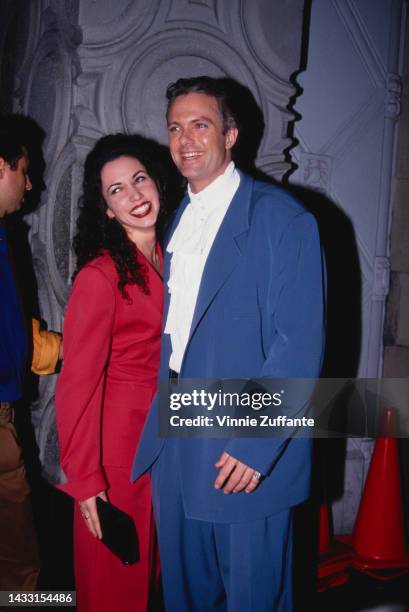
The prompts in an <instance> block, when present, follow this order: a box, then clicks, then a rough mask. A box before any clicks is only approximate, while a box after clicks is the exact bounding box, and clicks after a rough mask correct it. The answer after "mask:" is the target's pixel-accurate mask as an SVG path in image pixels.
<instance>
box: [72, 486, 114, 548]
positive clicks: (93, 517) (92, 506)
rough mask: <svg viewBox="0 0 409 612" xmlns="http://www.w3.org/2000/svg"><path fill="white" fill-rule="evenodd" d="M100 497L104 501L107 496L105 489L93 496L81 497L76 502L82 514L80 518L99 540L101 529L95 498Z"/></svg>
mask: <svg viewBox="0 0 409 612" xmlns="http://www.w3.org/2000/svg"><path fill="white" fill-rule="evenodd" d="M97 497H100V498H101V499H103V500H104V501H107V500H108V498H107V496H106V493H105V491H101V492H100V493H98V494H97V495H96V496H95V497H89V498H88V499H83V500H82V501H80V502H78V503H79V506H80V510H81V514H82V518H83V519H84V521H85V523H86V525H87V527H88V529H89V530H90V532H91V533H92V535H93V536H94V537H95V538H98V539H99V540H101V539H102V529H101V524H100V522H99V516H98V512H97V503H96V501H95V500H96V498H97Z"/></svg>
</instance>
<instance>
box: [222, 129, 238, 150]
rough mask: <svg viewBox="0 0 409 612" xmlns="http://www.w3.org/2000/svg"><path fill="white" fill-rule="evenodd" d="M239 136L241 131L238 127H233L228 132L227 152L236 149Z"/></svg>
mask: <svg viewBox="0 0 409 612" xmlns="http://www.w3.org/2000/svg"><path fill="white" fill-rule="evenodd" d="M238 135H239V130H238V129H237V128H236V127H231V128H229V129H228V130H227V132H226V136H225V146H226V151H228V150H229V149H231V148H232V147H234V145H235V144H236V140H237V137H238Z"/></svg>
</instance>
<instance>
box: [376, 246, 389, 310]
mask: <svg viewBox="0 0 409 612" xmlns="http://www.w3.org/2000/svg"><path fill="white" fill-rule="evenodd" d="M390 268H391V266H390V262H389V258H388V257H375V265H374V280H373V299H374V300H376V301H384V300H385V298H386V296H387V295H388V293H389V285H390Z"/></svg>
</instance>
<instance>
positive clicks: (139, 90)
mask: <svg viewBox="0 0 409 612" xmlns="http://www.w3.org/2000/svg"><path fill="white" fill-rule="evenodd" d="M195 74H196V75H199V74H209V75H211V76H216V77H217V76H225V75H229V76H232V77H233V78H235V79H237V80H238V81H240V82H241V83H243V84H244V85H246V86H248V87H249V88H250V89H251V91H252V92H253V94H254V96H255V97H256V100H257V102H258V103H260V95H259V91H258V87H257V85H256V83H255V81H254V79H253V76H252V74H251V72H250V70H249V69H248V67H247V66H246V64H245V62H244V61H243V58H242V57H241V56H240V55H239V54H238V53H236V51H235V50H234V49H232V48H231V47H230V46H229V45H228V44H226V42H225V41H224V40H223V39H220V38H218V37H216V36H215V35H212V36H210V35H209V34H207V33H206V32H201V31H198V30H196V31H189V32H186V33H185V35H184V37H183V38H181V37H180V33H179V31H178V30H177V29H176V30H172V31H167V32H164V33H162V34H158V35H156V36H155V37H152V38H151V39H149V40H147V41H145V43H144V45H143V48H135V51H134V53H133V54H132V56H128V57H127V58H126V59H125V61H124V62H123V64H122V65H121V66H120V67H119V69H118V70H117V71H116V78H115V81H114V83H113V84H111V86H110V91H109V92H108V91H107V92H106V93H105V95H106V97H107V98H108V97H109V98H110V100H109V107H110V108H119V109H120V110H121V115H122V123H123V125H124V126H125V127H126V128H127V129H128V130H129V131H136V132H140V133H143V134H147V135H149V136H153V137H154V138H156V139H157V140H159V141H160V142H166V141H167V133H166V124H165V86H166V85H165V86H164V84H167V83H169V82H170V81H173V80H175V79H177V78H179V77H181V76H192V75H195ZM141 83H143V86H141ZM109 98H108V99H109ZM161 117H163V122H162V124H161V123H160V118H161ZM108 122H109V125H108V127H109V128H110V129H115V127H116V125H114V124H113V122H112V121H111V118H108Z"/></svg>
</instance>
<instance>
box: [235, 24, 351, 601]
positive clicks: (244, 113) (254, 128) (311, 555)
mask: <svg viewBox="0 0 409 612" xmlns="http://www.w3.org/2000/svg"><path fill="white" fill-rule="evenodd" d="M306 24H308V15H307V18H306ZM307 30H308V28H307V29H306V31H307ZM305 51H306V46H305V47H304V52H305ZM297 74H298V73H297ZM295 78H296V75H294V76H293V82H294V83H296V82H295ZM224 81H225V83H226V84H227V85H228V88H229V91H230V96H229V102H230V104H231V107H232V110H233V111H234V112H235V114H236V115H237V117H238V123H239V129H240V136H239V139H238V143H237V145H236V147H235V149H234V152H233V157H234V160H235V162H236V164H237V166H238V167H239V168H241V169H242V170H244V171H245V172H247V173H248V174H250V175H251V176H253V178H255V179H257V180H264V181H266V182H269V183H273V184H275V183H276V181H274V179H272V178H271V177H270V176H268V175H266V174H264V173H263V172H262V171H260V170H259V169H258V168H257V167H256V165H255V163H256V156H257V150H258V148H259V145H260V142H261V139H262V137H263V133H264V129H265V124H264V119H263V114H262V111H261V109H260V108H259V106H258V105H257V102H256V100H255V98H254V96H253V94H252V93H251V92H250V91H249V90H248V89H247V88H246V87H244V86H243V85H240V84H239V83H237V82H235V81H232V80H231V79H224ZM299 93H301V88H300V87H299V86H298V85H297V93H296V96H297V95H299ZM296 96H295V97H294V98H293V99H292V100H291V101H290V105H289V107H288V108H289V109H290V110H291V111H292V112H294V111H293V110H292V108H291V107H292V105H293V104H294V102H295V99H296ZM295 115H296V117H297V114H296V113H295ZM298 118H300V117H299V116H298ZM288 135H289V137H290V138H292V140H293V144H292V145H291V146H290V147H289V148H288V149H287V151H286V152H285V153H286V156H287V161H289V162H290V163H291V158H290V153H289V152H290V150H291V148H293V146H295V145H296V142H295V139H294V137H293V125H290V126H289V131H288ZM294 170H295V167H294V164H292V168H291V169H290V171H289V172H288V173H287V175H286V176H285V178H284V180H283V183H284V184H285V186H286V188H287V189H288V190H289V191H290V192H291V193H293V195H295V196H296V197H297V199H298V200H300V201H301V202H302V203H303V205H304V207H305V208H306V209H307V210H308V211H309V212H311V213H312V214H313V216H314V217H315V219H316V221H317V224H318V228H319V233H320V239H321V244H322V248H323V253H324V257H325V265H326V274H327V337H326V349H325V356H324V364H323V370H322V376H323V377H326V378H354V377H355V376H356V375H357V373H358V365H359V359H360V347H361V336H362V322H361V298H362V295H361V294H362V288H361V272H360V265H359V257H358V248H357V242H356V237H355V232H354V228H353V225H352V223H351V220H350V219H349V218H348V216H347V215H346V214H345V213H344V212H343V211H342V210H341V209H340V208H339V206H337V204H336V203H335V202H333V201H332V200H331V199H329V198H328V197H327V196H326V195H325V194H324V193H322V192H319V191H316V190H313V189H308V188H305V187H303V186H300V185H289V183H288V178H289V176H290V175H291V173H292V172H293V171H294ZM332 415H333V416H332V418H333V419H335V420H336V422H337V430H338V431H342V429H340V428H341V427H342V424H344V428H345V429H344V430H345V431H346V430H347V427H348V428H349V430H350V427H351V423H350V422H349V420H348V415H346V413H345V403H344V402H343V398H342V395H341V396H340V398H339V401H338V402H337V404H336V405H334V406H332ZM347 421H348V422H347ZM345 456H346V439H345V438H340V439H332V440H329V441H327V440H317V441H316V444H315V449H314V470H313V483H312V491H313V494H312V498H311V500H310V501H309V502H307V503H306V504H303V505H302V506H301V507H299V508H297V511H296V514H295V523H294V530H295V539H294V546H295V549H294V568H295V569H294V571H295V574H296V575H298V576H299V578H298V579H296V582H297V585H299V587H298V588H297V593H296V601H295V602H294V603H295V607H296V609H298V606H299V609H306V608H305V607H304V606H305V604H306V602H310V603H311V606H312V607H314V601H315V600H314V597H315V584H316V562H317V542H318V510H319V506H320V504H321V502H322V500H323V499H324V498H326V499H328V500H335V499H337V498H339V497H341V496H342V494H343V487H344V484H343V483H344V470H345ZM325 466H330V468H329V469H325ZM305 525H308V526H309V528H308V529H305ZM306 568H308V569H306Z"/></svg>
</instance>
